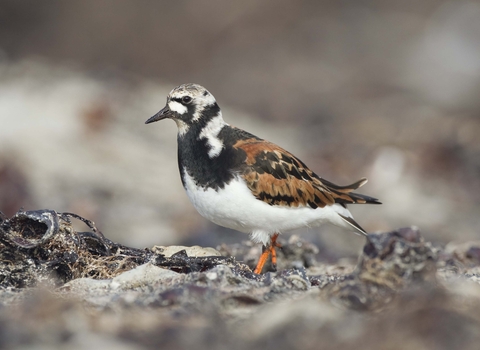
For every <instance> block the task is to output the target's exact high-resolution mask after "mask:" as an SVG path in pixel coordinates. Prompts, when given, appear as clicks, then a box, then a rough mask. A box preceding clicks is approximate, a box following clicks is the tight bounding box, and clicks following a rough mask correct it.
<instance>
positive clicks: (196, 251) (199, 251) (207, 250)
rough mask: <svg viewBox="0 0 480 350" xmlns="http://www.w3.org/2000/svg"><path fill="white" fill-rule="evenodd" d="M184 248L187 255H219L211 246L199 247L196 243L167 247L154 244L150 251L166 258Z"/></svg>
mask: <svg viewBox="0 0 480 350" xmlns="http://www.w3.org/2000/svg"><path fill="white" fill-rule="evenodd" d="M182 250H184V251H185V253H186V254H187V256H188V257H190V258H192V257H205V256H221V254H220V252H219V251H218V250H216V249H214V248H211V247H200V246H198V245H195V246H192V247H185V246H180V245H172V246H168V247H164V246H154V247H153V248H152V252H154V253H155V254H161V255H163V256H165V257H166V258H170V257H172V255H174V254H177V253H178V252H180V251H182Z"/></svg>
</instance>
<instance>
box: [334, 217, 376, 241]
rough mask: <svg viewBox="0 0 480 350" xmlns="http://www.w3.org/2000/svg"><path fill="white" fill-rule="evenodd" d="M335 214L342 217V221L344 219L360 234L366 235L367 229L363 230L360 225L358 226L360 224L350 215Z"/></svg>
mask: <svg viewBox="0 0 480 350" xmlns="http://www.w3.org/2000/svg"><path fill="white" fill-rule="evenodd" d="M337 214H338V215H339V216H340V217H341V218H342V219H343V221H345V222H346V223H347V224H348V225H350V226H351V227H352V228H354V229H355V231H356V232H359V233H361V234H362V235H364V236H367V235H368V233H367V231H365V230H364V229H363V228H362V226H360V225H359V224H358V222H356V221H355V220H353V218H352V217H348V216H345V215H342V214H339V213H337Z"/></svg>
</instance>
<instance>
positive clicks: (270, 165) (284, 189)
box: [233, 138, 379, 208]
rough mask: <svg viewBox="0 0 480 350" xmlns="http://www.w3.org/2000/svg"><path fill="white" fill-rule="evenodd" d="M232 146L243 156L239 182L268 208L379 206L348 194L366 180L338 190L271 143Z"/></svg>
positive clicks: (247, 142) (256, 141) (242, 142)
mask: <svg viewBox="0 0 480 350" xmlns="http://www.w3.org/2000/svg"><path fill="white" fill-rule="evenodd" d="M233 146H234V147H235V148H236V149H241V150H243V151H244V152H245V153H246V159H245V162H246V166H245V167H244V169H243V171H242V173H241V176H242V178H243V179H244V180H245V181H246V183H247V186H248V187H249V189H250V190H251V191H252V193H253V195H254V196H255V197H256V198H257V199H259V200H262V201H264V202H267V203H268V204H271V205H281V206H290V207H298V206H310V207H312V208H317V207H320V208H323V207H325V206H326V205H332V204H334V203H343V204H348V203H379V202H376V200H375V198H371V197H367V196H364V195H360V194H355V193H351V192H352V191H353V190H355V189H356V188H358V187H360V186H362V185H363V184H365V182H366V179H361V180H359V181H357V182H355V183H354V184H352V185H349V186H337V185H335V184H333V183H331V182H328V181H326V180H324V179H321V178H320V177H318V176H317V175H316V174H315V173H314V172H313V171H311V170H310V169H309V168H308V167H307V166H306V165H305V164H304V163H303V162H302V161H301V160H299V159H298V158H296V157H295V156H293V155H292V154H291V153H289V152H287V151H285V150H284V149H282V148H280V147H278V146H277V145H275V144H273V143H270V142H267V141H264V140H261V139H256V138H251V139H244V140H240V141H237V142H236V143H235V144H234V145H233Z"/></svg>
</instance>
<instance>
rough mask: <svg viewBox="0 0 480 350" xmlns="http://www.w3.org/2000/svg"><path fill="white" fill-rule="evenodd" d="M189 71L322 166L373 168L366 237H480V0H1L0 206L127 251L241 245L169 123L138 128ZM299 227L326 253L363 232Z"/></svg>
mask: <svg viewBox="0 0 480 350" xmlns="http://www.w3.org/2000/svg"><path fill="white" fill-rule="evenodd" d="M186 82H195V83H199V84H201V85H204V86H205V87H206V88H207V89H209V90H210V92H212V93H213V94H214V96H215V97H216V98H217V101H218V102H219V105H220V106H221V107H222V109H223V112H224V118H225V119H226V121H227V122H229V123H230V124H232V125H235V126H238V127H241V128H245V129H247V130H248V131H250V132H252V133H254V134H256V135H258V136H260V137H263V138H267V139H269V140H271V141H273V142H275V143H278V144H279V145H281V146H283V147H284V148H287V149H289V150H291V151H292V152H293V153H294V154H296V155H297V156H299V157H300V158H301V159H302V160H303V161H304V162H306V163H307V164H308V165H309V166H310V167H311V168H312V170H314V171H316V172H317V173H318V174H319V175H320V176H322V177H324V178H326V179H328V180H330V181H332V182H335V183H338V184H348V183H351V182H353V181H356V180H357V179H358V178H360V177H362V176H366V177H368V178H369V180H370V181H369V183H368V184H367V185H366V186H365V187H363V188H362V191H360V192H361V193H365V194H368V195H371V196H374V197H377V198H379V199H380V200H381V201H382V202H383V203H384V204H383V205H382V206H356V207H353V206H352V207H351V211H352V212H353V214H354V216H355V217H356V219H357V221H358V222H359V223H360V224H361V225H362V226H364V227H365V228H366V229H367V230H369V231H386V230H392V229H395V228H398V227H401V226H410V225H416V226H419V227H420V229H421V230H422V232H423V234H424V235H425V236H426V238H427V239H429V240H433V241H435V242H440V243H442V242H443V243H445V242H448V241H452V240H456V241H466V240H475V239H479V236H480V140H479V135H480V97H479V96H480V2H478V1H477V2H473V1H472V2H469V1H450V2H449V1H440V0H423V1H421V2H419V1H410V0H407V1H402V2H398V1H389V0H387V1H385V0H383V1H354V2H353V1H305V2H301V1H286V0H265V1H262V2H259V1H248V0H247V1H242V2H240V1H238V2H222V1H218V0H217V1H215V0H202V1H183V0H177V1H147V0H140V1H138V0H137V1H133V0H130V1H127V0H115V1H113V0H100V1H99V0H85V1H81V2H65V1H60V0H56V1H49V2H48V3H46V2H38V1H33V0H28V1H15V0H11V1H9V0H2V1H0V211H2V212H4V213H5V214H7V215H8V216H11V215H13V214H14V213H15V212H16V211H17V210H18V209H19V208H20V207H23V208H25V209H26V210H31V209H40V208H48V209H55V210H57V211H60V212H63V211H70V212H74V213H77V214H79V215H82V216H84V217H86V218H89V219H91V220H94V221H95V222H96V224H97V226H98V227H99V228H100V230H102V231H103V232H104V234H105V235H106V236H107V237H108V238H110V239H112V240H116V241H119V242H121V243H124V244H127V245H130V246H135V247H146V246H152V245H154V244H158V245H169V244H200V245H211V246H216V245H218V244H221V243H231V242H240V241H241V240H243V239H246V236H245V235H242V234H238V233H235V232H233V231H230V230H226V229H223V228H219V227H217V226H215V225H214V224H211V223H209V222H207V221H206V220H204V219H203V218H201V217H200V216H199V215H198V214H197V213H196V211H195V209H194V208H193V207H192V205H191V204H190V203H189V201H188V199H187V197H186V195H185V193H184V191H183V188H182V186H181V182H180V178H179V175H178V168H177V164H176V126H175V124H174V123H173V122H171V121H164V122H162V123H156V124H152V125H148V126H146V125H144V121H145V120H146V119H147V118H149V117H150V116H151V115H153V114H154V113H156V112H157V111H158V110H159V109H160V108H162V107H163V106H164V104H165V100H166V95H167V94H168V92H169V91H170V90H171V89H172V88H173V87H175V86H177V85H179V84H182V83H186ZM296 233H300V234H302V235H304V236H303V237H305V239H308V240H311V241H313V242H315V243H316V244H318V245H319V247H320V250H321V254H322V258H323V259H336V258H338V257H342V256H355V255H356V253H357V251H358V250H359V249H360V248H361V247H362V245H363V243H364V240H363V239H361V238H359V237H355V236H353V235H351V234H350V233H348V232H345V231H343V230H340V229H336V228H335V227H332V226H323V227H321V228H318V229H310V230H299V231H297V232H296ZM288 234H290V233H288Z"/></svg>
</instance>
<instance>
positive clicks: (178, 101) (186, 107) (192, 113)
mask: <svg viewBox="0 0 480 350" xmlns="http://www.w3.org/2000/svg"><path fill="white" fill-rule="evenodd" d="M165 118H170V119H173V120H174V121H175V122H176V123H177V126H178V133H179V135H183V134H185V133H187V131H188V130H189V129H190V127H191V126H192V125H193V124H203V125H205V124H208V123H209V122H210V121H211V120H212V119H214V118H217V119H216V124H222V123H223V119H222V115H221V111H220V107H219V106H218V104H217V101H215V98H214V97H213V95H212V94H211V93H210V92H209V91H208V90H207V89H205V88H204V87H203V86H200V85H198V84H191V83H190V84H183V85H180V86H178V87H176V88H174V89H173V90H172V91H170V93H169V94H168V96H167V104H166V106H165V107H164V108H163V109H162V110H160V112H158V113H157V114H155V115H154V116H153V117H151V118H150V119H148V120H147V121H146V124H148V123H153V122H156V121H159V120H162V119H165ZM220 121H221V122H222V123H220Z"/></svg>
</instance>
